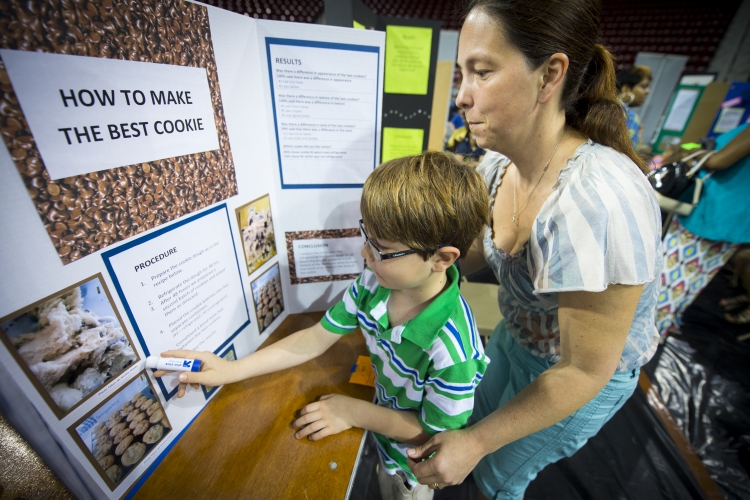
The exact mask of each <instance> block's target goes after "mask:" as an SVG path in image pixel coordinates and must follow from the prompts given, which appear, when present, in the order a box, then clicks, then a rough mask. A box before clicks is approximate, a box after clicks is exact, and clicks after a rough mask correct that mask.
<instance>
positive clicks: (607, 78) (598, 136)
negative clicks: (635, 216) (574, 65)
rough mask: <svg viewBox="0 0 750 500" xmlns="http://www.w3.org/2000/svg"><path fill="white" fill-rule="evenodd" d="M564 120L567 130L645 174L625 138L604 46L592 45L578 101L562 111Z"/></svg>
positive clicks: (610, 59) (611, 63)
mask: <svg viewBox="0 0 750 500" xmlns="http://www.w3.org/2000/svg"><path fill="white" fill-rule="evenodd" d="M565 117H566V120H567V122H568V124H569V125H570V126H572V127H573V128H575V129H577V130H579V131H581V133H583V134H584V135H586V136H588V137H590V138H591V139H592V140H593V141H594V142H598V143H599V144H603V145H605V146H609V147H611V148H612V149H614V150H616V151H619V152H621V153H623V154H624V155H626V156H627V157H628V158H630V159H631V160H633V163H635V164H636V165H638V167H639V168H640V169H641V170H642V171H643V172H648V168H647V167H646V163H645V162H644V161H643V158H641V157H640V156H638V153H636V152H635V150H634V149H633V143H632V142H631V141H630V137H629V136H628V130H627V125H626V121H625V111H624V109H623V107H622V104H620V101H618V100H617V83H616V79H615V64H614V60H613V57H612V54H611V53H610V52H609V50H607V48H606V47H604V46H603V45H601V44H598V43H597V44H596V45H594V54H593V56H592V57H591V61H590V62H589V64H588V66H587V67H586V70H585V71H584V73H583V78H582V79H581V86H580V87H579V92H578V96H577V99H576V100H575V101H573V102H571V103H570V104H569V105H567V106H566V107H565Z"/></svg>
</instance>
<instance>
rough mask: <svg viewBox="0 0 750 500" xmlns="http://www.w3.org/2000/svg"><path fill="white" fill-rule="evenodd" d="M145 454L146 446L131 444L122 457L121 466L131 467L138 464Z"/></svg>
mask: <svg viewBox="0 0 750 500" xmlns="http://www.w3.org/2000/svg"><path fill="white" fill-rule="evenodd" d="M144 453H146V445H145V444H143V443H133V445H132V446H130V447H129V448H128V449H127V450H126V451H125V452H124V453H123V455H122V458H121V461H122V465H123V466H125V467H130V466H131V465H133V464H135V463H137V462H138V460H140V459H141V457H143V454H144Z"/></svg>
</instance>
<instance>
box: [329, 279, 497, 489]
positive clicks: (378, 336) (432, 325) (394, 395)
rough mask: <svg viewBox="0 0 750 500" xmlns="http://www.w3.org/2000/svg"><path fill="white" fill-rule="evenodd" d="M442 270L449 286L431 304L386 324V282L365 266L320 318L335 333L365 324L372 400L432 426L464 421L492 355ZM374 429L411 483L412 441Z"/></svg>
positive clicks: (388, 460)
mask: <svg viewBox="0 0 750 500" xmlns="http://www.w3.org/2000/svg"><path fill="white" fill-rule="evenodd" d="M447 277H448V280H449V282H450V285H449V287H448V288H447V289H446V290H444V291H443V292H442V293H441V294H440V295H439V296H438V297H436V298H435V300H433V301H432V303H431V304H430V305H429V306H427V307H426V308H425V309H424V310H423V311H422V312H421V313H419V314H418V315H417V316H416V317H414V318H413V319H411V320H409V321H407V322H406V323H405V324H403V325H399V326H396V327H391V326H390V325H389V324H388V314H387V310H386V308H387V304H388V298H389V297H390V295H391V290H390V289H388V288H384V287H381V286H380V285H379V284H378V281H377V279H376V278H375V275H374V274H373V273H372V271H370V270H369V269H365V271H364V272H363V273H362V274H361V275H360V276H359V278H357V279H356V280H355V281H354V283H352V285H351V286H350V287H349V288H348V289H347V291H346V292H345V293H344V298H343V299H342V300H341V301H340V302H339V303H338V304H336V305H335V306H333V307H332V308H331V309H329V310H328V312H327V313H326V315H325V316H324V317H323V319H322V320H321V324H322V325H323V327H324V328H325V329H326V330H328V331H330V332H333V333H337V334H346V333H352V332H353V331H354V330H356V329H357V327H358V326H359V327H360V328H361V329H362V333H363V334H364V336H365V340H366V341H367V348H368V350H369V351H370V359H371V360H372V366H373V369H374V370H375V375H376V379H375V390H376V395H377V400H376V403H377V404H379V405H380V406H384V407H386V408H392V409H396V410H412V411H416V412H418V419H419V423H420V424H421V425H422V427H423V428H424V429H425V431H427V432H428V433H430V434H435V433H438V432H440V431H444V430H448V429H459V428H461V427H464V426H465V425H466V422H467V420H468V419H469V416H470V415H471V412H472V410H473V409H474V388H475V387H476V386H477V384H478V383H479V382H480V381H481V380H482V376H483V375H484V371H485V370H486V369H487V363H489V361H490V360H489V358H487V356H485V354H484V349H483V348H482V342H481V340H480V338H479V332H478V330H477V327H476V323H475V322H474V315H473V314H472V312H471V309H470V308H469V304H467V303H466V301H465V300H464V299H463V297H461V295H460V294H459V290H458V270H457V269H456V267H455V266H451V267H450V268H449V269H448V271H447ZM375 437H376V438H377V442H378V448H379V451H380V455H381V458H382V460H381V461H382V463H383V464H384V465H385V467H386V468H387V469H388V471H389V473H391V474H395V472H396V471H397V470H399V469H401V470H403V471H404V473H405V474H406V477H407V479H408V480H409V482H410V483H411V484H416V483H417V479H416V477H415V476H414V475H413V474H412V473H411V471H410V470H409V467H408V466H407V461H406V450H407V449H409V448H412V447H413V446H410V445H406V444H404V443H400V442H398V441H395V440H393V439H390V438H387V437H385V436H381V435H379V434H375Z"/></svg>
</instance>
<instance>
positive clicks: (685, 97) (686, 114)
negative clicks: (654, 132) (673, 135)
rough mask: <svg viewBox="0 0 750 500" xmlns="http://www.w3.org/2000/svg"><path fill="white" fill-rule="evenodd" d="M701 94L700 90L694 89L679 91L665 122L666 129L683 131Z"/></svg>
mask: <svg viewBox="0 0 750 500" xmlns="http://www.w3.org/2000/svg"><path fill="white" fill-rule="evenodd" d="M699 94H700V92H699V91H697V90H693V89H682V90H679V91H678V92H677V96H675V98H674V103H673V104H672V109H670V110H669V116H667V120H666V121H665V122H664V130H669V131H671V132H682V129H684V128H685V125H687V121H688V119H689V118H690V114H691V113H692V112H693V107H694V106H695V102H696V101H697V100H698V95H699Z"/></svg>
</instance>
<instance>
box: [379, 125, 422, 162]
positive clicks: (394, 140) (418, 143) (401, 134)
mask: <svg viewBox="0 0 750 500" xmlns="http://www.w3.org/2000/svg"><path fill="white" fill-rule="evenodd" d="M423 143H424V130H422V129H421V128H395V127H383V157H382V158H381V159H380V161H381V162H382V163H385V162H387V161H390V160H393V159H394V158H401V157H404V156H411V155H418V154H420V153H421V152H422V144H423Z"/></svg>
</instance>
